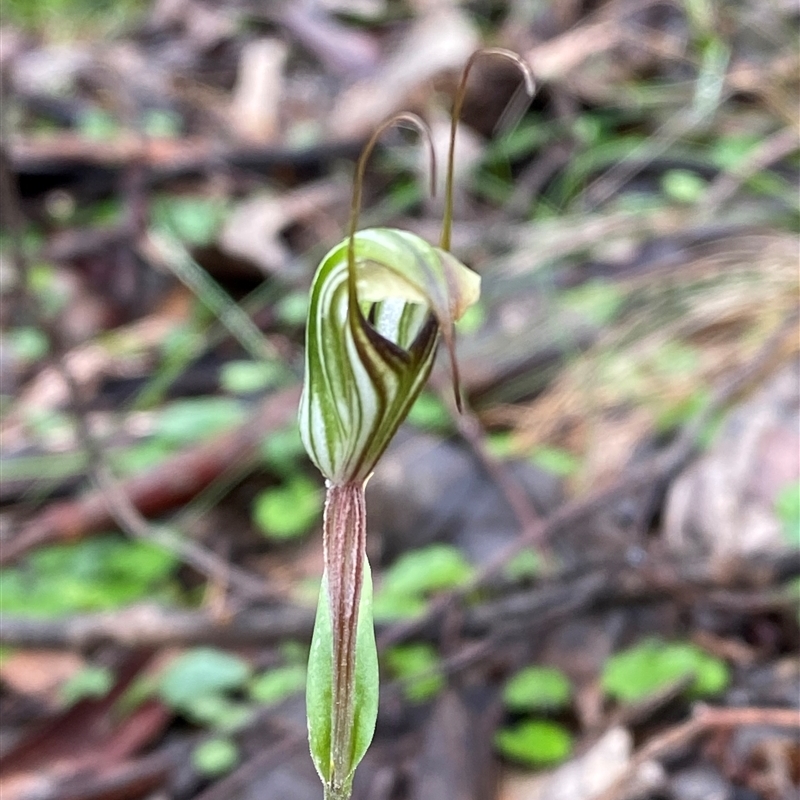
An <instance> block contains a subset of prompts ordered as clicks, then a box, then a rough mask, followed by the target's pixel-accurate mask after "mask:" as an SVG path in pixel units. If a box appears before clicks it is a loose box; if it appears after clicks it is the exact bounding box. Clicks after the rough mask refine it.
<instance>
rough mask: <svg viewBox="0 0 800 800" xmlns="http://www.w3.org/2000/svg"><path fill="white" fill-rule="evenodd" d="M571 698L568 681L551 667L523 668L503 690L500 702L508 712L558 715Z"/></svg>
mask: <svg viewBox="0 0 800 800" xmlns="http://www.w3.org/2000/svg"><path fill="white" fill-rule="evenodd" d="M571 697H572V686H571V684H570V682H569V679H568V678H567V676H566V675H564V673H563V672H561V671H560V670H557V669H554V668H552V667H527V668H526V669H523V670H522V671H521V672H518V673H517V674H516V675H514V676H513V677H512V678H511V679H510V680H509V681H508V683H506V685H505V688H504V689H503V702H504V703H505V705H506V708H508V709H509V710H511V711H560V710H561V709H563V708H565V707H566V706H567V705H569V702H570V699H571Z"/></svg>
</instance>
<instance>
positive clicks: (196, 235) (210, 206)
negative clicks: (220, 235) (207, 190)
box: [153, 196, 227, 246]
mask: <svg viewBox="0 0 800 800" xmlns="http://www.w3.org/2000/svg"><path fill="white" fill-rule="evenodd" d="M226 214H227V207H226V204H225V202H223V201H221V200H219V199H218V198H208V197H167V196H162V197H158V198H156V200H155V202H154V203H153V219H154V221H155V224H156V226H157V227H163V228H166V229H167V230H169V231H171V232H173V233H174V235H175V236H177V237H178V238H179V239H180V240H181V241H183V242H185V243H186V244H188V245H194V246H202V245H207V244H211V242H213V241H214V239H215V237H216V235H217V231H218V230H219V228H220V226H221V225H222V222H223V221H224V219H225V216H226Z"/></svg>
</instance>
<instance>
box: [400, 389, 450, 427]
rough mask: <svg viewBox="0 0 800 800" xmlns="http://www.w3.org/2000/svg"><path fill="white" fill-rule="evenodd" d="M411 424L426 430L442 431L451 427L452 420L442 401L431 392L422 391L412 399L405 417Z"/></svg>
mask: <svg viewBox="0 0 800 800" xmlns="http://www.w3.org/2000/svg"><path fill="white" fill-rule="evenodd" d="M406 419H407V420H408V421H409V422H410V423H411V424H412V425H414V426H415V427H417V428H421V429H422V430H426V431H436V432H438V433H444V432H447V431H449V430H451V429H452V427H453V422H452V420H451V419H450V414H448V413H447V409H446V408H445V407H444V404H443V403H442V401H441V400H440V399H439V398H438V397H437V396H436V395H435V394H433V393H431V392H422V393H421V394H420V396H419V397H418V398H417V399H416V400H415V401H414V405H413V406H411V408H410V409H409V412H408V417H407V418H406Z"/></svg>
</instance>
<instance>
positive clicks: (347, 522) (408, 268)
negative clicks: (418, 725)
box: [299, 50, 533, 800]
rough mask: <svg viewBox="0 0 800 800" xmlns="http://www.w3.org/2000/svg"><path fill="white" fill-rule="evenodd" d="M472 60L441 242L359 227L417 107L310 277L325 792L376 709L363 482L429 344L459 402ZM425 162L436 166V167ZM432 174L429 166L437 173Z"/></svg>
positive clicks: (334, 795) (342, 781)
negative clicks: (464, 130)
mask: <svg viewBox="0 0 800 800" xmlns="http://www.w3.org/2000/svg"><path fill="white" fill-rule="evenodd" d="M484 54H500V55H503V56H505V57H507V58H511V59H512V60H513V61H514V62H515V63H517V64H518V65H519V66H520V67H521V68H522V70H523V73H524V75H525V79H526V88H527V89H528V90H529V93H532V89H533V86H532V80H531V77H530V71H529V69H528V67H527V65H525V64H524V62H522V61H521V59H519V57H518V56H516V55H515V54H513V53H509V52H508V51H504V50H485V51H479V52H478V53H476V54H475V55H473V57H472V58H471V59H470V60H469V62H468V63H467V66H466V68H465V70H464V75H463V77H462V82H461V86H460V88H459V93H458V95H457V99H456V103H455V106H454V109H453V127H452V130H451V140H450V154H449V162H448V175H447V184H446V186H447V188H446V198H445V221H444V225H443V230H442V240H441V243H440V246H434V245H431V244H429V243H428V242H427V241H425V240H424V239H422V238H420V237H419V236H416V235H414V234H412V233H409V232H407V231H402V230H395V229H389V228H375V229H369V230H362V231H356V227H357V219H358V211H359V207H360V204H361V184H362V181H363V176H364V170H365V166H366V162H367V159H368V157H369V155H370V153H371V151H372V149H373V147H374V145H375V143H376V141H377V140H378V138H379V137H380V135H381V134H382V133H383V132H384V131H385V130H386V129H387V128H388V127H390V126H391V125H394V124H396V123H397V122H399V121H406V122H410V123H411V124H413V125H414V126H415V127H417V128H418V129H419V131H420V132H421V133H422V134H423V135H424V137H425V138H426V139H427V142H428V145H429V147H430V150H431V162H432V167H434V166H435V162H434V157H433V148H432V145H431V137H430V133H429V131H428V128H427V126H426V125H425V123H423V122H422V120H420V119H419V118H418V117H416V116H415V115H413V114H400V115H398V116H397V117H394V118H393V119H391V120H389V121H388V122H386V123H384V124H383V125H382V126H381V127H380V128H379V129H378V130H377V131H376V132H375V134H374V135H373V137H372V138H371V139H370V141H369V143H368V144H367V146H366V147H365V149H364V152H363V154H362V156H361V158H360V160H359V163H358V168H357V174H356V180H355V182H354V191H353V206H352V213H351V221H350V232H349V236H348V238H347V239H346V240H345V241H344V242H342V243H340V244H339V245H337V246H336V247H334V248H333V249H332V250H331V251H330V252H329V253H328V254H327V255H326V256H325V257H324V258H323V260H322V263H321V264H320V266H319V268H318V269H317V272H316V275H315V276H314V281H313V284H312V287H311V301H310V305H309V312H308V324H307V327H306V362H305V381H304V386H303V394H302V397H301V400H300V410H299V421H300V433H301V437H302V440H303V444H304V445H305V448H306V450H307V451H308V454H309V456H310V457H311V459H312V461H313V462H314V463H315V464H316V466H317V467H318V468H319V470H320V472H322V474H323V475H324V476H325V478H326V485H327V496H326V503H325V513H324V522H323V537H324V538H323V549H324V573H323V579H322V586H321V589H320V596H319V604H318V608H317V618H316V623H315V627H314V633H313V637H312V642H311V650H310V655H309V664H308V681H307V690H306V705H307V716H308V727H309V742H310V747H311V755H312V758H313V760H314V764H315V766H316V768H317V771H318V772H319V775H320V778H321V779H322V782H323V785H324V788H325V798H326V800H346V799H347V798H349V797H350V790H351V785H352V780H353V773H354V771H355V768H356V766H357V765H358V763H359V761H360V760H361V759H362V758H363V756H364V753H365V752H366V750H367V748H368V746H369V743H370V741H371V740H372V735H373V732H374V728H375V720H376V717H377V712H378V683H379V681H378V657H377V650H376V646H375V635H374V630H373V622H372V583H371V577H370V568H369V563H368V561H367V556H366V509H365V503H364V489H365V485H366V482H367V480H368V479H369V476H370V475H371V474H372V472H373V470H374V468H375V465H376V463H377V461H378V459H379V458H380V456H381V454H382V453H383V452H384V450H385V449H386V447H387V445H388V444H389V442H390V440H391V438H392V437H393V436H394V434H395V432H396V431H397V428H398V427H399V425H400V423H401V422H402V421H403V420H404V419H405V417H406V415H407V414H408V411H409V409H410V408H411V405H412V404H413V402H414V401H415V400H416V398H417V396H418V395H419V393H420V391H421V390H422V387H423V386H424V384H425V382H426V380H427V379H428V376H429V375H430V372H431V368H432V366H433V362H434V358H435V355H436V350H437V345H438V343H439V341H440V339H441V340H443V341H444V343H445V345H446V347H447V349H448V351H449V355H450V363H451V367H452V371H453V386H454V391H455V395H456V402H457V404H459V408H460V396H459V387H458V372H457V367H456V361H455V332H454V323H455V322H456V321H457V320H458V319H459V318H460V317H461V315H462V314H463V313H464V311H465V310H466V309H467V308H468V307H469V306H470V305H472V304H473V303H475V302H476V301H477V299H478V297H479V294H480V278H479V277H478V275H476V274H475V273H474V272H472V271H471V270H470V269H468V268H467V267H466V266H465V265H464V264H462V263H461V262H460V261H458V259H456V258H455V257H454V256H453V255H452V254H451V253H450V252H449V246H450V220H451V217H452V165H453V146H454V141H455V126H456V122H457V119H458V115H459V113H460V108H461V103H462V102H463V95H464V87H465V84H466V77H467V75H468V73H469V69H470V67H471V65H472V63H473V62H474V60H475V58H476V57H477V56H479V55H484ZM431 171H432V173H433V172H434V171H435V170H434V168H432V170H431ZM434 182H435V178H434V179H433V180H432V183H434Z"/></svg>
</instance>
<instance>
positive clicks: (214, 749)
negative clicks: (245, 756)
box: [192, 737, 239, 778]
mask: <svg viewBox="0 0 800 800" xmlns="http://www.w3.org/2000/svg"><path fill="white" fill-rule="evenodd" d="M238 763H239V750H238V748H237V747H236V744H235V743H234V742H233V741H231V740H230V739H228V738H225V737H217V738H214V739H208V740H207V741H205V742H203V743H202V744H199V745H197V747H195V749H194V750H193V751H192V764H193V766H194V768H195V769H196V770H197V771H198V772H199V773H200V774H201V775H206V776H207V777H209V778H217V777H219V776H220V775H225V774H226V773H228V772H230V771H231V770H232V769H233V768H234V767H235V766H236V765H237V764H238Z"/></svg>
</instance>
